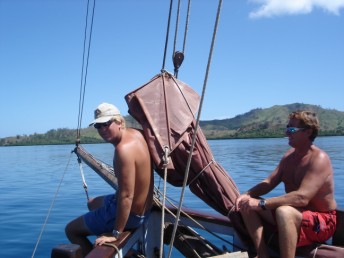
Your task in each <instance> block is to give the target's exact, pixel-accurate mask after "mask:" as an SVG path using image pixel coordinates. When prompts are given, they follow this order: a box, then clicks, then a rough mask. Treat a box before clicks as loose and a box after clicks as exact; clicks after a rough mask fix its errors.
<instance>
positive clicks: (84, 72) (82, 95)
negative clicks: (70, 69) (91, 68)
mask: <svg viewBox="0 0 344 258" xmlns="http://www.w3.org/2000/svg"><path fill="white" fill-rule="evenodd" d="M95 6H96V0H93V8H92V17H91V28H90V31H89V36H88V47H87V56H86V57H85V52H86V43H87V30H88V19H89V8H90V0H88V1H87V8H86V21H85V31H84V47H83V54H82V67H81V82H80V96H79V113H78V126H77V143H79V141H80V130H81V121H82V114H83V109H84V101H85V91H86V82H87V71H88V62H89V57H90V49H91V41H92V30H93V21H94V11H95ZM85 58H86V65H85Z"/></svg>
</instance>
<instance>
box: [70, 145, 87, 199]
mask: <svg viewBox="0 0 344 258" xmlns="http://www.w3.org/2000/svg"><path fill="white" fill-rule="evenodd" d="M73 152H74V151H73ZM76 155H77V156H78V164H79V169H80V174H81V178H82V184H83V187H84V189H85V194H86V198H87V201H89V200H90V197H89V195H88V189H87V183H86V179H85V175H84V170H83V167H82V162H81V158H80V157H79V155H78V154H76Z"/></svg>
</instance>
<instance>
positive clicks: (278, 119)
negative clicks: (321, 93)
mask: <svg viewBox="0 0 344 258" xmlns="http://www.w3.org/2000/svg"><path fill="white" fill-rule="evenodd" d="M300 109H302V110H311V111H314V112H316V113H317V114H318V116H319V119H320V125H321V128H320V135H344V112H341V111H337V110H333V109H324V108H322V107H320V106H315V105H308V104H300V103H294V104H289V105H282V106H279V105H276V106H273V107H270V108H266V109H262V108H257V109H253V110H251V111H249V112H247V113H245V114H242V115H237V116H236V117H234V118H230V119H222V120H208V121H201V122H200V126H201V128H202V131H203V133H204V135H205V136H206V137H207V139H228V138H266V137H269V138H271V137H283V136H284V129H285V126H286V124H287V122H288V114H289V113H291V112H292V111H295V110H300ZM126 122H127V126H128V127H136V128H139V127H140V125H139V124H138V123H137V122H136V121H135V120H134V119H133V118H132V117H130V116H127V117H126ZM76 135H77V132H76V130H71V129H66V128H62V129H52V130H49V131H48V132H46V133H45V134H32V135H28V136H27V135H17V136H13V137H6V138H2V139H0V146H15V145H48V144H73V143H75V141H76ZM80 135H81V139H80V141H81V143H101V142H103V140H102V139H101V138H100V137H99V135H98V133H97V131H96V130H95V129H94V128H93V127H89V128H85V129H82V130H81V132H80Z"/></svg>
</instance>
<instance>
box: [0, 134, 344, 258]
mask: <svg viewBox="0 0 344 258" xmlns="http://www.w3.org/2000/svg"><path fill="white" fill-rule="evenodd" d="M209 144H210V146H211V149H212V151H213V154H214V157H215V160H217V162H219V163H220V164H221V165H222V166H223V167H224V168H225V169H226V170H227V172H228V173H229V174H230V175H231V177H232V178H233V179H234V181H235V182H236V184H237V186H238V188H239V189H240V191H241V192H244V191H246V190H247V189H249V188H250V187H252V186H253V185H254V184H256V183H258V182H259V181H261V180H262V179H264V178H265V177H266V176H267V175H268V174H269V173H270V172H271V171H272V170H273V169H274V168H275V166H276V165H277V163H278V162H279V160H280V159H281V157H282V155H283V153H284V152H285V151H286V150H287V149H288V148H289V146H288V140H287V139H286V138H279V139H240V140H212V141H209ZM315 144H316V145H318V146H319V147H321V148H322V149H324V150H325V151H327V153H328V154H329V155H330V157H331V159H332V165H333V169H334V173H335V191H336V192H335V197H336V200H337V202H338V205H339V207H341V208H344V194H343V193H344V189H343V184H344V137H343V136H340V137H319V138H317V139H316V141H315ZM83 147H84V148H85V149H86V150H87V151H89V152H91V153H92V154H93V155H94V156H96V157H98V158H99V159H101V160H102V161H104V162H106V163H108V164H112V156H113V147H112V145H110V144H92V145H83ZM73 149H74V146H73V145H53V146H23V147H0V171H1V177H0V218H1V219H0V257H2V258H12V257H13V258H18V257H21V258H25V257H37V258H47V257H50V254H51V250H52V248H53V247H55V246H57V245H59V244H65V243H68V240H67V239H66V237H65V234H64V228H65V225H66V224H67V223H68V222H69V221H70V220H72V219H73V218H75V217H77V216H79V215H81V214H83V213H85V212H86V211H87V207H86V201H87V198H86V194H85V190H84V188H83V182H82V178H81V173H80V167H79V164H78V162H77V157H76V155H75V154H74V153H72V151H73ZM82 170H83V172H84V174H85V179H86V183H87V186H88V187H87V191H88V194H89V195H90V196H97V195H104V194H108V193H111V192H113V190H112V188H111V187H110V186H108V185H107V184H106V183H105V182H104V181H103V180H102V179H101V178H100V177H99V176H98V175H97V174H96V173H94V172H93V171H92V170H90V169H89V168H88V167H87V166H86V165H83V166H82ZM155 181H156V186H159V185H160V186H161V187H162V186H163V182H162V181H161V179H160V177H159V176H156V178H155ZM282 192H283V188H282V187H280V186H279V187H278V188H277V189H275V191H273V192H272V193H271V194H270V195H271V196H272V195H278V194H281V193H282ZM167 194H168V195H169V196H170V197H171V198H172V199H175V200H179V194H180V188H178V189H176V188H174V187H172V186H169V187H168V189H167ZM183 203H184V205H185V206H187V207H191V208H197V209H199V210H203V211H208V212H214V211H212V210H211V209H210V208H209V207H208V206H207V205H206V204H205V203H204V202H203V201H202V200H199V199H198V198H195V196H194V195H193V194H191V193H190V192H189V191H187V192H186V197H185V198H184V202H183ZM174 257H176V256H174Z"/></svg>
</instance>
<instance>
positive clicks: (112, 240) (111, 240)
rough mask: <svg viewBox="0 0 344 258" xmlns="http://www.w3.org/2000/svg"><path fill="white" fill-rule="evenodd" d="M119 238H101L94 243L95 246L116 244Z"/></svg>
mask: <svg viewBox="0 0 344 258" xmlns="http://www.w3.org/2000/svg"><path fill="white" fill-rule="evenodd" d="M116 240H117V238H115V237H114V236H100V237H98V238H97V239H96V241H95V242H94V245H95V246H96V245H103V244H105V243H110V242H114V241H116Z"/></svg>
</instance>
